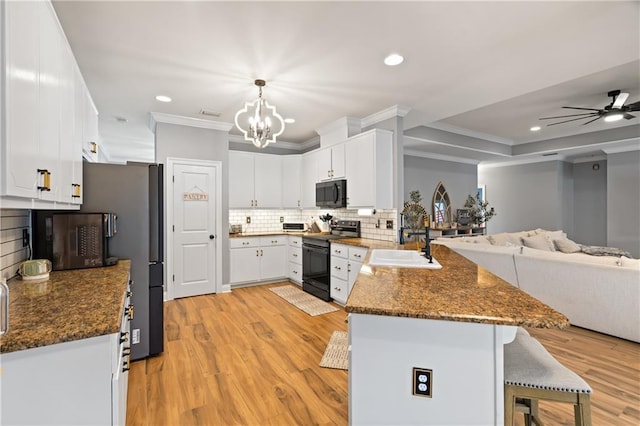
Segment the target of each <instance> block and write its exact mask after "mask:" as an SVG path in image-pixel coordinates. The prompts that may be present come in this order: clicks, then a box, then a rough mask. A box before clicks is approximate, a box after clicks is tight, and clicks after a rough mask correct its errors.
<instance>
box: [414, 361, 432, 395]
mask: <svg viewBox="0 0 640 426" xmlns="http://www.w3.org/2000/svg"><path fill="white" fill-rule="evenodd" d="M411 393H412V395H415V396H421V397H425V398H431V397H432V393H433V370H429V369H426V368H418V367H413V387H412V389H411Z"/></svg>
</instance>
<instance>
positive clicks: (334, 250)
mask: <svg viewBox="0 0 640 426" xmlns="http://www.w3.org/2000/svg"><path fill="white" fill-rule="evenodd" d="M331 256H338V257H343V258H345V259H346V258H347V257H349V246H343V245H341V244H331Z"/></svg>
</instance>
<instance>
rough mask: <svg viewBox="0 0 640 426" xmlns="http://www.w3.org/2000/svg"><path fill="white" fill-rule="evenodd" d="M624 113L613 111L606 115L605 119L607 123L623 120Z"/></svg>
mask: <svg viewBox="0 0 640 426" xmlns="http://www.w3.org/2000/svg"><path fill="white" fill-rule="evenodd" d="M623 117H624V115H623V114H622V113H621V112H613V113H609V114H607V115H606V116H605V117H604V121H606V122H607V123H612V122H614V121H618V120H622V118H623Z"/></svg>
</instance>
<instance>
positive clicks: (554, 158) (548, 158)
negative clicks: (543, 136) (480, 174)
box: [478, 154, 566, 169]
mask: <svg viewBox="0 0 640 426" xmlns="http://www.w3.org/2000/svg"><path fill="white" fill-rule="evenodd" d="M565 160H566V157H565V156H564V155H563V154H558V155H553V156H551V155H548V156H546V157H541V156H537V157H531V158H520V159H514V160H509V161H498V162H484V163H480V164H478V168H487V169H490V168H496V167H509V166H521V165H523V164H533V163H547V162H549V161H565Z"/></svg>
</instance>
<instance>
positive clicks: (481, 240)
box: [473, 235, 491, 245]
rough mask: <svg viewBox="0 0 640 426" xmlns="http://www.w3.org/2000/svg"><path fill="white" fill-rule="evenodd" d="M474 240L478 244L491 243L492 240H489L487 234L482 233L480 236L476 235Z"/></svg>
mask: <svg viewBox="0 0 640 426" xmlns="http://www.w3.org/2000/svg"><path fill="white" fill-rule="evenodd" d="M473 242H474V243H476V244H488V245H491V241H489V238H488V237H487V236H486V235H482V236H480V237H475V238H474V241H473Z"/></svg>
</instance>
